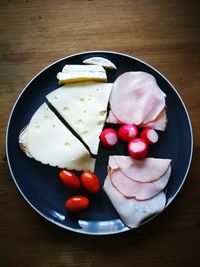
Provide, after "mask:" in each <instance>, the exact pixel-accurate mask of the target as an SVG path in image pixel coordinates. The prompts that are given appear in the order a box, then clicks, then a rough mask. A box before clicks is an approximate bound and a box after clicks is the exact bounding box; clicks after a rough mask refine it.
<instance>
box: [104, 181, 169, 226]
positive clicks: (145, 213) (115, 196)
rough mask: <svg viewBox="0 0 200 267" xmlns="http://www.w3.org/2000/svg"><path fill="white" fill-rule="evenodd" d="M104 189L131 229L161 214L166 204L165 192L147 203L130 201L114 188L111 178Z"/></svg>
mask: <svg viewBox="0 0 200 267" xmlns="http://www.w3.org/2000/svg"><path fill="white" fill-rule="evenodd" d="M103 188H104V190H105V192H106V194H107V195H108V197H109V199H110V201H111V203H112V204H113V206H114V208H115V209H116V211H117V213H118V214H119V216H120V218H121V220H122V221H123V222H124V224H125V225H127V226H128V227H130V228H136V227H138V226H139V225H140V224H141V222H142V221H143V220H145V219H147V218H148V217H150V216H152V215H155V214H158V213H160V212H161V211H162V210H163V209H164V207H165V204H166V196H165V193H164V192H160V193H159V194H158V195H156V196H155V197H153V198H151V199H148V200H145V201H138V200H136V199H134V198H129V199H128V198H126V197H124V196H123V195H122V194H121V193H120V192H119V191H118V190H117V189H116V188H115V187H114V186H113V184H112V182H111V180H110V177H109V176H107V177H106V179H105V182H104V186H103Z"/></svg>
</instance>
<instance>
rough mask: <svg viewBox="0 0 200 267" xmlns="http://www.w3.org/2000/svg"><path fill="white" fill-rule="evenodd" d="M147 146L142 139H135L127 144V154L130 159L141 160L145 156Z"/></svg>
mask: <svg viewBox="0 0 200 267" xmlns="http://www.w3.org/2000/svg"><path fill="white" fill-rule="evenodd" d="M148 151H149V146H148V144H147V143H146V141H145V140H144V139H142V138H135V139H132V140H130V141H129V143H128V152H129V154H130V155H131V157H133V158H136V159H142V158H144V157H146V156H147V154H148Z"/></svg>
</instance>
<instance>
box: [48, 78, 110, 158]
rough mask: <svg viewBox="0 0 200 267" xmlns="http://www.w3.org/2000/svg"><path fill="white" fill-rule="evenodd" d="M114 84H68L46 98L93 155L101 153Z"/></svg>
mask: <svg viewBox="0 0 200 267" xmlns="http://www.w3.org/2000/svg"><path fill="white" fill-rule="evenodd" d="M112 85H113V84H112V83H98V82H81V83H75V84H67V85H64V86H62V87H60V88H58V89H56V90H54V91H52V92H51V93H50V94H48V95H47V96H46V97H47V100H48V101H49V102H50V103H51V105H53V106H54V108H55V109H56V110H57V111H58V113H59V114H60V115H61V116H62V117H63V118H64V119H65V121H66V122H67V123H68V124H69V125H70V126H71V127H72V128H73V130H74V131H75V132H76V133H77V134H78V135H79V136H80V137H81V138H82V140H83V141H84V142H85V143H86V144H87V145H88V147H89V148H90V151H91V153H92V154H97V151H98V146H99V135H100V133H101V131H102V128H103V126H104V123H105V119H106V112H107V105H108V100H109V96H110V92H111V89H112Z"/></svg>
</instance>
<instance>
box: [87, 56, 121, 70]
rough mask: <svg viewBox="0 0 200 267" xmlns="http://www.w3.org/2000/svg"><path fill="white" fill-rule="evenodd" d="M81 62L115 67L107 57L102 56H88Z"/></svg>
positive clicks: (110, 67)
mask: <svg viewBox="0 0 200 267" xmlns="http://www.w3.org/2000/svg"><path fill="white" fill-rule="evenodd" d="M83 63H84V64H89V65H100V66H102V67H104V68H105V69H117V67H116V66H115V64H113V63H112V62H111V61H110V60H108V59H107V58H103V57H90V58H88V59H85V60H84V61H83Z"/></svg>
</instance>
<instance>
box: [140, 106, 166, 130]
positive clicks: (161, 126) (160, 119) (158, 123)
mask: <svg viewBox="0 0 200 267" xmlns="http://www.w3.org/2000/svg"><path fill="white" fill-rule="evenodd" d="M166 125H167V114H166V108H164V109H163V110H162V111H161V112H160V113H159V115H158V116H157V117H156V118H155V120H153V121H150V122H148V123H145V124H141V125H140V127H143V128H147V127H150V128H152V129H154V130H158V131H164V130H165V128H166Z"/></svg>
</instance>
